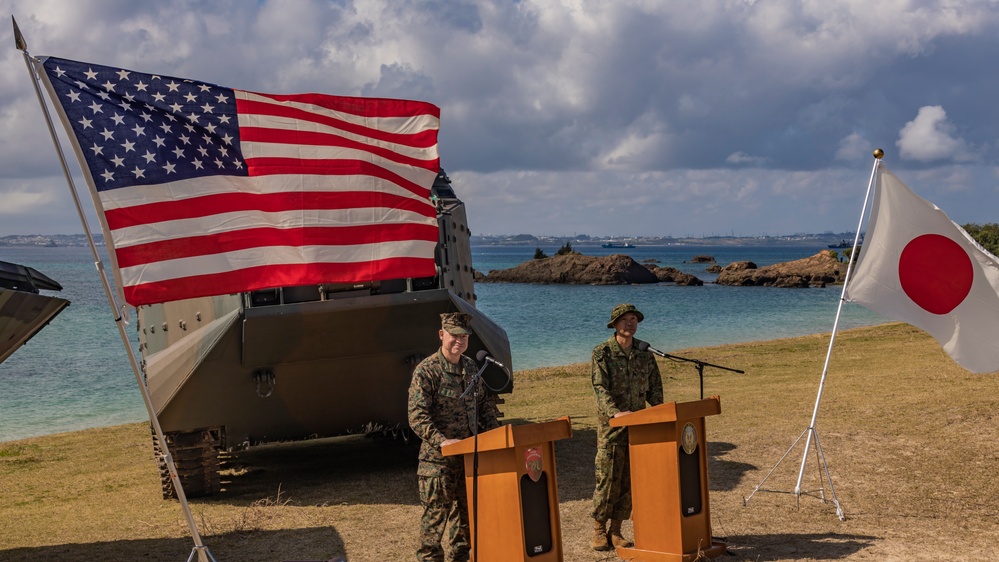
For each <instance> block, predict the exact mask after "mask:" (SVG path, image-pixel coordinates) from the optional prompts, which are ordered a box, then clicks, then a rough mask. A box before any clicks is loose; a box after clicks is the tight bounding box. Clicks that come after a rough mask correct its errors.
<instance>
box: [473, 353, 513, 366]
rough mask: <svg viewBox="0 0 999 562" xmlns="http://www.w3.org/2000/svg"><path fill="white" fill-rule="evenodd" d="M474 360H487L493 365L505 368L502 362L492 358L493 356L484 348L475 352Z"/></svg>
mask: <svg viewBox="0 0 999 562" xmlns="http://www.w3.org/2000/svg"><path fill="white" fill-rule="evenodd" d="M475 360H476V361H482V360H485V361H489V362H490V363H492V364H493V365H496V366H497V367H499V368H500V369H503V370H504V371H505V370H506V365H504V364H502V363H500V362H499V361H497V360H495V359H493V356H492V355H489V352H488V351H486V350H485V349H480V350H479V352H478V353H476V354H475Z"/></svg>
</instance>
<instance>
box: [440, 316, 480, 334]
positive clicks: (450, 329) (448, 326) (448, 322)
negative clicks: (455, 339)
mask: <svg viewBox="0 0 999 562" xmlns="http://www.w3.org/2000/svg"><path fill="white" fill-rule="evenodd" d="M471 323H472V315H471V314H465V313H464V312H446V313H444V314H441V328H442V329H443V330H444V331H445V332H447V333H449V334H451V335H452V336H461V335H465V334H471V333H472V328H471V327H470V326H469V324H471Z"/></svg>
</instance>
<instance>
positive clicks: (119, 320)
mask: <svg viewBox="0 0 999 562" xmlns="http://www.w3.org/2000/svg"><path fill="white" fill-rule="evenodd" d="M10 19H11V23H13V25H14V46H15V48H17V50H19V51H21V53H22V55H23V56H24V64H25V65H26V66H27V68H28V75H29V76H30V77H31V84H32V86H34V88H35V95H36V96H37V97H38V104H39V105H40V106H41V107H42V115H43V116H44V117H45V124H46V125H47V126H48V128H49V134H50V135H51V136H52V143H53V144H54V145H55V149H56V154H57V155H58V157H59V164H60V166H62V172H63V174H64V175H65V176H66V184H67V186H68V187H69V192H70V194H71V195H72V197H73V203H74V204H75V205H76V212H77V214H78V215H79V216H80V223H81V224H82V225H83V232H84V233H85V234H86V236H87V242H88V243H89V245H90V251H91V253H92V254H93V257H94V266H95V267H96V268H97V273H98V275H99V276H100V278H101V284H102V285H103V287H104V296H105V297H106V298H107V301H108V305H109V306H110V307H111V315H112V316H113V317H114V321H115V325H116V326H117V327H118V334H119V335H120V336H121V341H122V344H124V346H125V352H126V354H127V355H128V360H129V363H130V364H131V365H132V372H133V373H134V374H135V380H136V382H138V384H139V391H140V393H141V394H142V400H143V402H144V403H145V405H146V412H147V414H148V415H149V422H150V424H152V426H153V430H154V431H155V433H156V440H157V442H158V443H159V445H160V450H161V451H162V457H163V460H164V462H165V463H166V466H167V470H169V472H170V480H171V481H172V482H173V487H174V491H176V492H177V499H178V500H179V501H180V505H181V508H182V509H183V511H184V517H185V518H186V519H187V526H188V528H189V529H190V531H191V537H192V538H193V539H194V548H193V549H191V555H190V556H189V557H188V558H187V562H191V561H192V560H194V557H195V555H197V557H198V562H208V560H211V561H212V562H215V557H214V556H212V553H211V552H210V551H209V550H208V547H207V546H205V545H204V543H202V541H201V534H200V533H199V532H198V526H197V524H196V523H195V521H194V515H193V514H192V513H191V506H190V504H188V502H187V496H186V495H185V494H184V488H183V487H182V486H181V483H180V477H179V476H178V475H177V467H176V466H175V465H174V462H173V457H172V455H171V454H170V450H169V449H168V448H167V443H166V437H164V435H163V428H162V427H161V426H160V422H159V419H158V418H157V417H156V411H155V408H154V407H153V402H152V398H151V397H150V396H149V389H148V388H147V387H146V383H145V380H144V379H143V376H142V370H141V369H140V367H139V363H138V361H137V360H136V358H135V351H134V350H133V349H132V346H131V344H130V343H129V341H128V335H127V334H126V333H125V325H124V321H123V320H124V318H123V314H122V313H121V311H122V308H123V307H119V306H118V305H117V303H116V301H115V297H114V292H113V291H112V290H111V283H110V282H109V281H108V277H107V273H106V272H105V271H104V264H103V263H102V262H101V258H100V255H99V254H98V253H97V245H96V244H95V243H94V239H93V235H92V234H91V232H90V226H89V224H88V222H87V217H86V215H85V214H84V212H83V205H82V204H81V203H80V197H79V195H78V194H77V192H76V184H75V182H74V181H73V176H72V174H70V172H69V165H68V164H67V163H66V156H65V154H63V151H62V146H61V145H60V144H59V137H58V135H57V134H56V131H55V127H54V126H53V124H52V117H51V116H50V115H49V110H48V106H46V105H45V100H44V98H43V96H42V91H41V88H39V86H38V74H37V73H36V71H35V67H34V64H37V62H38V61H37V59H34V58H32V57H31V55H29V54H28V47H27V43H26V42H25V40H24V36H23V35H21V30H20V29H19V28H18V27H17V21H16V20H15V19H14V16H11V18H10Z"/></svg>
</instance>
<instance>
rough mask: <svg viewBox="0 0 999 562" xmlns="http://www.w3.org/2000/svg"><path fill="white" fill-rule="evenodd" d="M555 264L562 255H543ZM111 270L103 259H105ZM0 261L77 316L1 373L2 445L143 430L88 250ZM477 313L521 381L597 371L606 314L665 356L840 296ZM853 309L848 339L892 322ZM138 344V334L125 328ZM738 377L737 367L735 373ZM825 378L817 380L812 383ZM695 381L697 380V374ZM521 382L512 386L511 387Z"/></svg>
mask: <svg viewBox="0 0 999 562" xmlns="http://www.w3.org/2000/svg"><path fill="white" fill-rule="evenodd" d="M534 249H535V246H473V247H472V261H473V266H474V267H475V268H476V269H477V270H479V271H482V272H486V273H488V272H489V271H490V270H493V269H504V268H508V267H513V266H515V265H517V264H519V263H521V262H523V261H526V260H529V259H531V257H532V256H533V255H534ZM575 249H576V250H578V251H580V252H582V253H584V254H587V255H608V254H611V253H625V254H628V255H630V256H631V257H633V258H634V259H635V260H636V261H639V262H642V261H644V260H649V259H654V260H656V261H657V262H658V265H661V266H671V267H675V268H677V269H680V270H681V271H685V272H688V273H692V274H694V275H696V276H698V277H700V278H701V279H703V280H704V281H705V282H709V281H712V280H714V278H715V276H714V275H711V274H708V273H706V272H705V269H706V267H707V265H708V264H693V263H690V260H691V258H693V257H694V256H696V255H710V256H713V257H714V258H715V259H716V261H717V263H718V264H720V265H722V266H724V265H727V264H729V263H731V262H734V261H741V260H750V261H753V262H755V263H756V264H757V265H759V266H764V265H769V264H772V263H779V262H783V261H789V260H794V259H799V258H803V257H807V256H811V255H814V254H815V253H817V252H818V251H819V250H821V249H823V247H822V246H639V247H637V248H629V249H605V248H601V247H599V246H576V247H575ZM542 250H544V251H545V252H546V253H547V254H548V255H553V254H554V253H555V252H556V251H557V250H558V247H556V246H552V247H548V246H542ZM102 259H103V258H102ZM0 260H4V261H10V262H14V263H19V264H22V265H27V266H31V267H34V268H35V269H37V270H39V271H41V272H42V273H44V274H45V275H47V276H49V277H51V278H52V279H55V280H56V281H58V282H59V283H61V284H62V286H63V290H62V291H61V292H58V293H49V294H54V295H58V296H61V297H63V298H66V299H69V300H70V301H71V303H72V304H71V305H70V306H69V307H68V308H66V309H65V310H64V311H63V312H62V313H61V314H60V315H59V316H57V317H56V318H55V320H53V321H52V323H51V324H50V325H49V326H47V327H45V328H44V329H43V330H42V331H41V332H39V333H38V334H37V335H36V336H35V337H34V338H32V339H31V340H30V341H29V342H28V343H27V344H26V345H25V346H24V347H22V348H21V349H19V350H18V351H16V352H15V353H14V354H13V355H12V356H11V357H9V358H8V359H7V361H5V362H4V363H2V364H0V442H3V441H11V440H15V439H21V438H25V437H31V436H37V435H46V434H50V433H59V432H64V431H74V430H79V429H84V428H90V427H102V426H108V425H116V424H121V423H127V422H134V421H141V420H145V419H146V410H145V407H144V406H143V403H142V398H141V395H140V393H139V390H138V388H137V387H136V381H135V375H134V374H133V373H132V370H131V368H130V367H129V364H128V359H127V355H126V353H125V350H124V348H123V344H122V342H121V338H120V336H119V335H118V330H117V328H116V327H115V325H114V320H113V317H112V314H111V311H110V308H109V307H108V304H107V302H106V301H105V298H104V292H103V289H102V288H101V283H100V278H99V277H98V274H97V271H96V269H95V267H94V263H93V258H92V256H91V254H90V249H89V248H86V247H56V248H41V247H15V246H0ZM475 292H476V294H477V296H478V301H477V303H476V304H477V306H478V308H479V309H480V310H482V311H484V312H486V313H487V314H488V315H489V316H490V317H491V318H492V319H493V320H494V321H495V322H497V323H498V324H499V325H500V326H502V327H503V328H504V329H505V330H506V332H507V335H508V336H509V338H510V345H511V349H512V352H513V369H514V371H517V370H522V369H530V368H534V367H543V366H555V365H565V364H570V363H579V362H587V361H589V354H590V350H591V349H592V348H593V346H594V345H596V344H597V343H599V342H600V341H602V340H603V339H605V338H606V337H608V336H609V334H610V331H609V330H608V329H607V328H606V324H607V320H608V316H609V314H610V310H611V309H612V308H613V307H614V305H616V304H618V303H622V302H631V303H634V304H635V305H636V306H637V307H638V308H639V309H640V310H641V311H642V312H643V313H644V314H645V321H644V322H642V324H641V325H640V327H639V331H638V337H639V338H641V339H643V340H647V341H649V342H650V343H651V344H652V345H653V346H655V347H657V348H658V349H661V350H663V351H665V352H672V351H675V350H678V349H684V348H690V347H701V346H709V345H720V344H725V343H737V342H745V341H756V340H769V339H775V338H784V337H792V336H800V335H806V334H815V333H828V332H830V331H831V330H832V326H833V322H834V320H835V317H836V308H837V304H838V302H839V297H840V294H841V292H842V287H838V286H837V287H829V288H825V289H817V288H813V289H776V288H768V287H723V286H718V285H715V284H712V283H706V284H705V285H704V286H703V287H677V286H674V285H665V284H663V285H634V286H632V285H629V286H559V285H527V284H507V283H479V284H477V285H476V287H475ZM884 321H885V320H884V318H882V317H881V316H879V315H877V314H875V313H873V312H870V311H868V310H867V309H865V308H863V307H861V306H859V305H853V304H850V303H846V304H845V305H844V307H843V314H842V317H841V319H840V329H846V328H852V327H857V326H866V325H873V324H879V323H881V322H884ZM127 333H128V336H129V338H130V339H131V340H132V341H133V345H134V340H135V334H134V328H133V327H132V326H128V327H127ZM731 367H733V368H740V366H738V365H731ZM808 375H816V376H817V375H818V373H808ZM692 376H696V375H692ZM515 380H516V376H515Z"/></svg>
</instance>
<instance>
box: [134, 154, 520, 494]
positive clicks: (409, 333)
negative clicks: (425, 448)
mask: <svg viewBox="0 0 999 562" xmlns="http://www.w3.org/2000/svg"><path fill="white" fill-rule="evenodd" d="M431 193H432V195H431V199H432V201H434V202H435V203H436V206H437V222H438V227H439V238H438V243H437V247H436V252H435V253H436V255H435V258H436V264H437V272H436V275H435V276H433V277H426V278H420V279H381V280H376V281H372V282H369V283H361V284H319V285H309V286H296V287H278V288H273V289H266V290H258V291H253V292H249V293H242V294H234V295H223V296H216V297H205V298H197V299H189V300H183V301H174V302H167V303H162V304H155V305H148V306H141V307H139V308H138V310H137V316H138V322H137V330H138V334H139V348H140V350H141V354H142V366H143V371H144V374H145V377H146V382H147V385H148V388H149V392H150V396H151V398H152V402H153V406H154V408H155V411H156V414H157V416H158V418H159V422H160V425H161V426H162V429H163V432H164V434H165V435H166V437H167V443H168V447H170V452H171V455H172V456H173V459H174V463H175V465H176V467H177V471H178V475H179V477H180V480H181V484H182V485H183V487H184V492H185V494H186V495H188V496H192V497H193V496H203V495H210V494H213V493H216V492H218V491H219V490H220V478H219V469H220V464H219V458H220V453H222V452H227V451H232V450H238V449H241V448H245V447H248V446H253V445H256V444H260V443H265V442H274V441H291V440H302V439H311V438H316V437H329V436H338V435H345V434H350V433H359V432H372V431H377V432H383V433H390V434H395V435H399V436H403V437H408V435H409V434H408V431H409V428H408V423H407V402H408V389H409V383H410V377H411V375H412V371H413V368H414V367H415V366H416V364H417V363H418V362H419V361H420V360H422V359H423V358H424V357H426V356H428V355H430V354H432V353H435V352H436V350H437V349H438V348H439V347H440V340H439V339H438V337H437V331H438V330H439V329H440V316H439V315H440V314H441V313H444V312H466V313H469V314H471V315H472V317H473V320H472V328H473V330H474V332H475V333H474V335H473V336H472V337H471V339H470V342H469V349H468V351H467V352H466V354H467V355H469V356H471V357H474V356H475V355H476V354H477V353H479V352H480V351H483V350H484V351H486V352H488V353H489V354H490V355H491V356H493V357H494V358H496V360H497V361H499V362H500V363H502V364H503V365H506V366H507V368H510V365H511V355H510V344H509V340H508V339H507V335H506V332H505V331H504V330H503V329H502V328H501V327H499V326H498V325H496V324H495V323H494V322H493V321H492V320H490V319H489V318H488V317H487V316H485V315H484V314H482V313H481V312H479V311H478V310H476V308H475V300H476V296H475V288H474V280H473V273H474V272H473V270H472V254H471V246H470V237H471V234H470V232H469V230H468V226H467V221H466V214H465V206H464V203H462V201H461V200H459V199H458V197H457V196H456V195H455V193H454V190H453V189H452V187H451V181H450V179H448V177H447V175H446V174H445V173H444V171H443V170H441V171H440V173H439V174H438V176H437V179H436V181H435V183H434V185H433V188H432V192H431ZM483 377H484V378H485V381H486V383H487V384H488V386H489V387H491V388H492V389H494V390H496V391H497V392H496V393H490V397H491V398H495V399H496V400H497V401H498V402H500V403H501V402H502V400H501V399H499V398H498V396H496V394H502V393H507V392H510V391H511V390H512V381H511V380H510V379H509V377H508V375H507V374H506V373H505V372H504V371H503V370H501V369H500V368H498V367H496V366H494V365H492V364H490V366H489V367H488V368H487V369H486V371H485V372H484V373H483ZM153 441H154V448H158V446H157V445H156V443H155V441H156V440H155V438H154V440H153ZM157 459H159V456H158V455H157ZM160 475H161V481H162V483H163V495H164V497H165V498H169V497H174V496H175V493H174V490H173V485H172V483H171V480H170V478H169V475H168V473H167V471H166V467H165V466H163V463H162V461H161V462H160Z"/></svg>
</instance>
